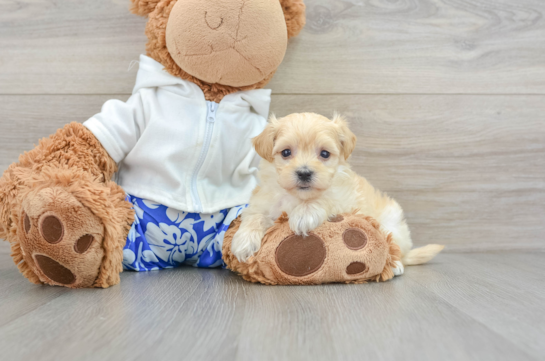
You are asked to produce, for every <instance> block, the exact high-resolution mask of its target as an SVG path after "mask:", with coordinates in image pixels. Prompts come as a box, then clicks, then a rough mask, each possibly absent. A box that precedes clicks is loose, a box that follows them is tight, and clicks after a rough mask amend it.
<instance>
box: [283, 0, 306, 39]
mask: <svg viewBox="0 0 545 361" xmlns="http://www.w3.org/2000/svg"><path fill="white" fill-rule="evenodd" d="M280 5H282V10H283V11H284V18H285V19H286V26H287V27H288V39H289V38H293V37H294V36H297V35H298V34H299V32H300V31H301V29H303V26H305V22H306V20H305V3H304V2H303V0H280Z"/></svg>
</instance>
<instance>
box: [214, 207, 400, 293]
mask: <svg viewBox="0 0 545 361" xmlns="http://www.w3.org/2000/svg"><path fill="white" fill-rule="evenodd" d="M239 226H240V220H239V219H237V220H235V221H234V222H233V224H232V225H231V227H230V228H229V230H228V231H227V233H226V234H225V238H224V243H223V252H224V261H225V263H226V264H227V267H229V268H230V269H231V270H233V271H235V272H238V273H240V274H241V275H242V276H243V277H244V279H246V280H248V281H252V282H261V283H265V284H321V283H331V282H344V283H362V282H369V281H387V280H389V279H391V278H392V277H394V272H397V273H398V274H399V275H400V274H402V273H403V264H401V262H400V257H401V251H400V249H399V246H397V244H395V243H394V242H393V240H392V236H391V234H386V233H384V232H383V231H382V230H381V229H380V225H379V223H378V222H377V221H376V220H374V219H373V218H371V217H365V216H362V215H359V214H343V215H338V216H336V217H331V218H330V219H329V221H328V222H326V223H324V224H323V225H321V226H320V227H318V228H316V229H315V230H314V231H312V232H311V233H310V234H309V235H308V236H307V237H303V236H297V235H295V234H294V232H293V231H292V230H291V228H290V226H289V223H288V221H287V216H283V217H280V218H279V219H278V220H277V221H276V223H275V225H274V226H273V227H271V228H270V229H269V230H268V231H267V233H266V234H265V237H264V238H263V241H262V245H261V248H260V249H259V251H258V252H257V253H256V254H255V255H254V256H252V257H250V258H249V259H248V262H247V263H242V262H239V261H238V259H236V257H234V255H233V254H232V253H230V245H231V240H232V238H233V235H234V234H235V233H236V231H237V230H238V228H239Z"/></svg>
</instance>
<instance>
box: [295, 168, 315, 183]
mask: <svg viewBox="0 0 545 361" xmlns="http://www.w3.org/2000/svg"><path fill="white" fill-rule="evenodd" d="M295 173H297V178H299V180H300V181H301V182H303V183H308V182H310V179H311V178H312V175H313V174H314V172H313V171H311V170H309V169H306V168H303V169H299V170H298V171H297V172H295Z"/></svg>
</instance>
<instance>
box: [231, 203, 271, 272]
mask: <svg viewBox="0 0 545 361" xmlns="http://www.w3.org/2000/svg"><path fill="white" fill-rule="evenodd" d="M248 211H249V210H248ZM272 225H273V222H272V220H270V219H268V218H267V217H266V216H265V215H263V214H243V215H242V222H241V224H240V228H239V229H238V231H237V233H235V236H234V237H233V242H232V243H231V252H232V253H233V255H234V256H235V257H236V258H237V259H238V260H239V261H240V262H247V261H248V258H250V256H252V255H253V254H254V253H256V252H257V251H259V248H260V247H261V240H262V239H263V237H264V236H265V232H266V231H267V229H269V227H271V226H272Z"/></svg>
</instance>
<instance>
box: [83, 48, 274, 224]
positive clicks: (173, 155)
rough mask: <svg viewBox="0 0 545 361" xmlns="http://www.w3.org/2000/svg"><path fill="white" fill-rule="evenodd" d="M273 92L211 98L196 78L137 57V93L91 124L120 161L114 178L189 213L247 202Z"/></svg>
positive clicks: (110, 106) (110, 105)
mask: <svg viewBox="0 0 545 361" xmlns="http://www.w3.org/2000/svg"><path fill="white" fill-rule="evenodd" d="M270 94H271V91H270V90H268V89H256V90H250V91H243V92H237V93H233V94H229V95H226V96H225V97H224V98H223V99H222V100H221V102H220V103H219V104H217V103H214V102H208V101H206V100H205V98H204V94H203V92H202V90H201V89H200V88H199V87H198V86H197V85H195V84H193V83H191V82H189V81H185V80H182V79H180V78H177V77H175V76H172V75H170V74H168V73H167V72H166V71H165V70H164V69H163V66H162V65H161V64H160V63H158V62H156V61H155V60H153V59H151V58H149V57H147V56H145V55H141V56H140V67H139V70H138V75H137V79H136V85H135V87H134V89H133V93H132V96H131V97H130V98H129V100H128V101H127V102H126V103H124V102H121V101H119V100H109V101H107V102H106V103H105V104H104V106H103V107H102V111H101V112H100V113H99V114H97V115H95V116H93V117H92V118H90V119H89V120H87V121H86V122H85V123H84V124H83V125H84V126H85V127H87V128H88V129H89V130H90V131H91V132H93V134H94V135H95V136H96V137H97V139H98V140H99V141H100V142H101V143H102V145H103V146H104V148H105V149H106V151H107V152H108V154H109V155H110V156H111V157H112V158H113V159H114V160H115V161H116V162H117V163H118V164H119V171H118V174H117V183H118V184H119V185H120V186H121V187H123V189H124V190H125V191H126V192H127V193H129V194H131V195H133V196H136V197H139V198H144V199H148V200H151V201H153V202H157V203H159V204H162V205H165V206H167V207H170V208H174V209H177V210H181V211H187V212H198V213H213V212H217V211H219V210H221V209H225V208H230V207H233V206H236V205H240V204H244V203H247V202H248V201H249V199H250V196H251V193H252V190H253V189H254V187H255V186H256V185H257V178H256V172H257V166H258V163H259V160H260V158H259V156H258V155H257V153H256V152H255V150H254V148H253V146H252V143H251V139H252V138H253V137H255V136H257V135H258V134H260V133H261V132H262V131H263V129H264V128H265V125H266V123H267V120H266V118H267V116H268V113H269V105H270V100H271V97H270Z"/></svg>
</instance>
